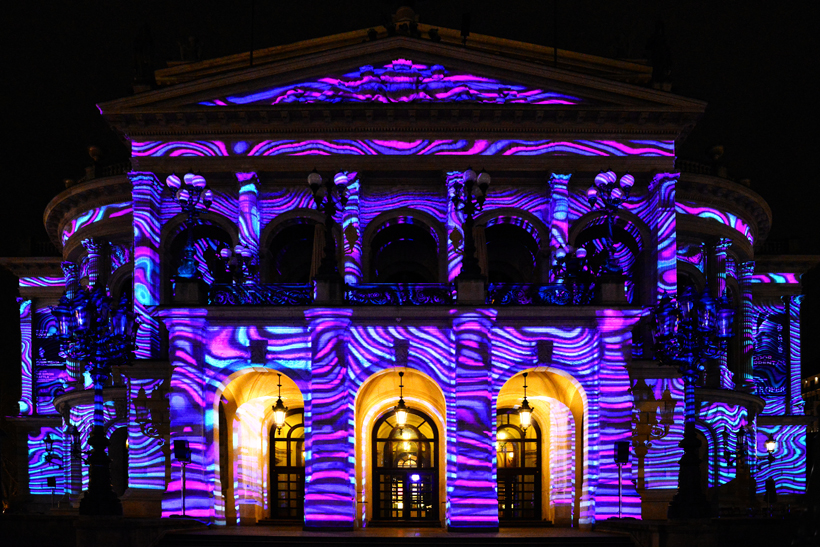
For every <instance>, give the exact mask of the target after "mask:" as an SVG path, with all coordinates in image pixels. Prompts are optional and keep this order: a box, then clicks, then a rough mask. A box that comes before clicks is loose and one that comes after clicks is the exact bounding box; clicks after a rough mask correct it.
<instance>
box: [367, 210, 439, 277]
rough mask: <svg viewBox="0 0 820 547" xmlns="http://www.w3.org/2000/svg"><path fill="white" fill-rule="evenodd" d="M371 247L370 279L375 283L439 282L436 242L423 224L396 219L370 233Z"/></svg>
mask: <svg viewBox="0 0 820 547" xmlns="http://www.w3.org/2000/svg"><path fill="white" fill-rule="evenodd" d="M409 220H411V221H412V219H409ZM370 249H371V252H370V269H371V279H372V280H373V282H375V283H437V282H438V269H439V268H438V242H437V241H436V240H435V238H434V237H433V235H432V234H431V233H430V229H429V228H428V227H426V226H424V225H423V224H420V223H412V222H399V223H397V224H392V225H388V226H385V227H383V228H382V229H381V230H379V231H378V232H377V233H376V235H375V236H374V237H373V240H372V241H371V243H370Z"/></svg>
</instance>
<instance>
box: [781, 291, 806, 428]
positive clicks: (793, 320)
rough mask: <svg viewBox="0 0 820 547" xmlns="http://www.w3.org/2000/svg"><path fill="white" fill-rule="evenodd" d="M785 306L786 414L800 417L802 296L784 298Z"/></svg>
mask: <svg viewBox="0 0 820 547" xmlns="http://www.w3.org/2000/svg"><path fill="white" fill-rule="evenodd" d="M783 301H784V302H785V304H786V321H788V323H787V325H786V328H785V329H784V332H783V334H784V336H783V338H784V341H785V342H786V346H787V347H786V348H785V349H786V359H787V361H786V362H787V364H788V371H789V381H788V384H787V385H786V414H788V415H795V414H796V415H802V414H803V398H802V397H801V395H800V379H801V378H802V370H801V365H800V306H801V305H802V304H803V296H802V295H792V296H784V297H783Z"/></svg>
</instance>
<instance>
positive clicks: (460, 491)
mask: <svg viewBox="0 0 820 547" xmlns="http://www.w3.org/2000/svg"><path fill="white" fill-rule="evenodd" d="M495 314H496V313H495V311H493V310H471V311H456V312H455V315H454V316H453V336H454V339H455V360H456V382H455V421H452V420H450V422H449V423H448V426H447V429H448V438H449V439H452V441H451V442H450V446H449V449H448V452H449V454H448V455H447V462H448V466H447V476H448V477H449V479H448V481H449V482H448V485H447V489H448V491H449V492H450V512H449V515H448V527H449V529H450V530H453V531H460V530H462V531H463V530H473V531H493V530H497V529H498V495H497V494H496V477H495V468H494V466H493V460H494V458H495V444H494V441H495V438H494V436H493V425H494V424H495V413H494V412H493V398H492V375H491V359H490V330H491V328H492V326H493V323H494V321H495Z"/></svg>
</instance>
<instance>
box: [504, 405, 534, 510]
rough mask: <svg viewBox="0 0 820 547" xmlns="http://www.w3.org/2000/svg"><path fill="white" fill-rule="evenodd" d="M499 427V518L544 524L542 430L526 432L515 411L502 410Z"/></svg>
mask: <svg viewBox="0 0 820 547" xmlns="http://www.w3.org/2000/svg"><path fill="white" fill-rule="evenodd" d="M496 424H497V427H496V461H497V467H498V472H497V475H496V476H497V479H498V518H499V520H501V521H514V520H540V519H541V430H540V429H539V428H538V424H536V423H535V422H533V423H532V425H531V426H530V427H528V428H527V430H526V431H525V430H524V429H522V428H521V422H520V420H519V419H518V411H517V410H514V409H502V410H499V411H498V419H497V422H496Z"/></svg>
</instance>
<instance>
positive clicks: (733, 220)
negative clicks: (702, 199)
mask: <svg viewBox="0 0 820 547" xmlns="http://www.w3.org/2000/svg"><path fill="white" fill-rule="evenodd" d="M675 210H676V211H677V212H678V213H680V214H683V215H693V216H696V217H699V218H705V219H709V220H714V221H717V222H720V223H721V224H723V225H724V226H728V227H729V228H732V229H733V230H737V231H738V232H740V233H741V235H743V237H745V238H746V239H748V240H749V244H751V245H754V242H755V240H754V235H753V234H752V229H751V228H750V227H749V225H748V224H746V222H745V221H743V220H742V219H741V218H739V217H738V216H737V215H733V214H732V213H727V212H723V211H718V210H717V209H714V208H712V207H700V206H698V205H697V204H694V203H685V202H678V203H677V204H676V207H675Z"/></svg>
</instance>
